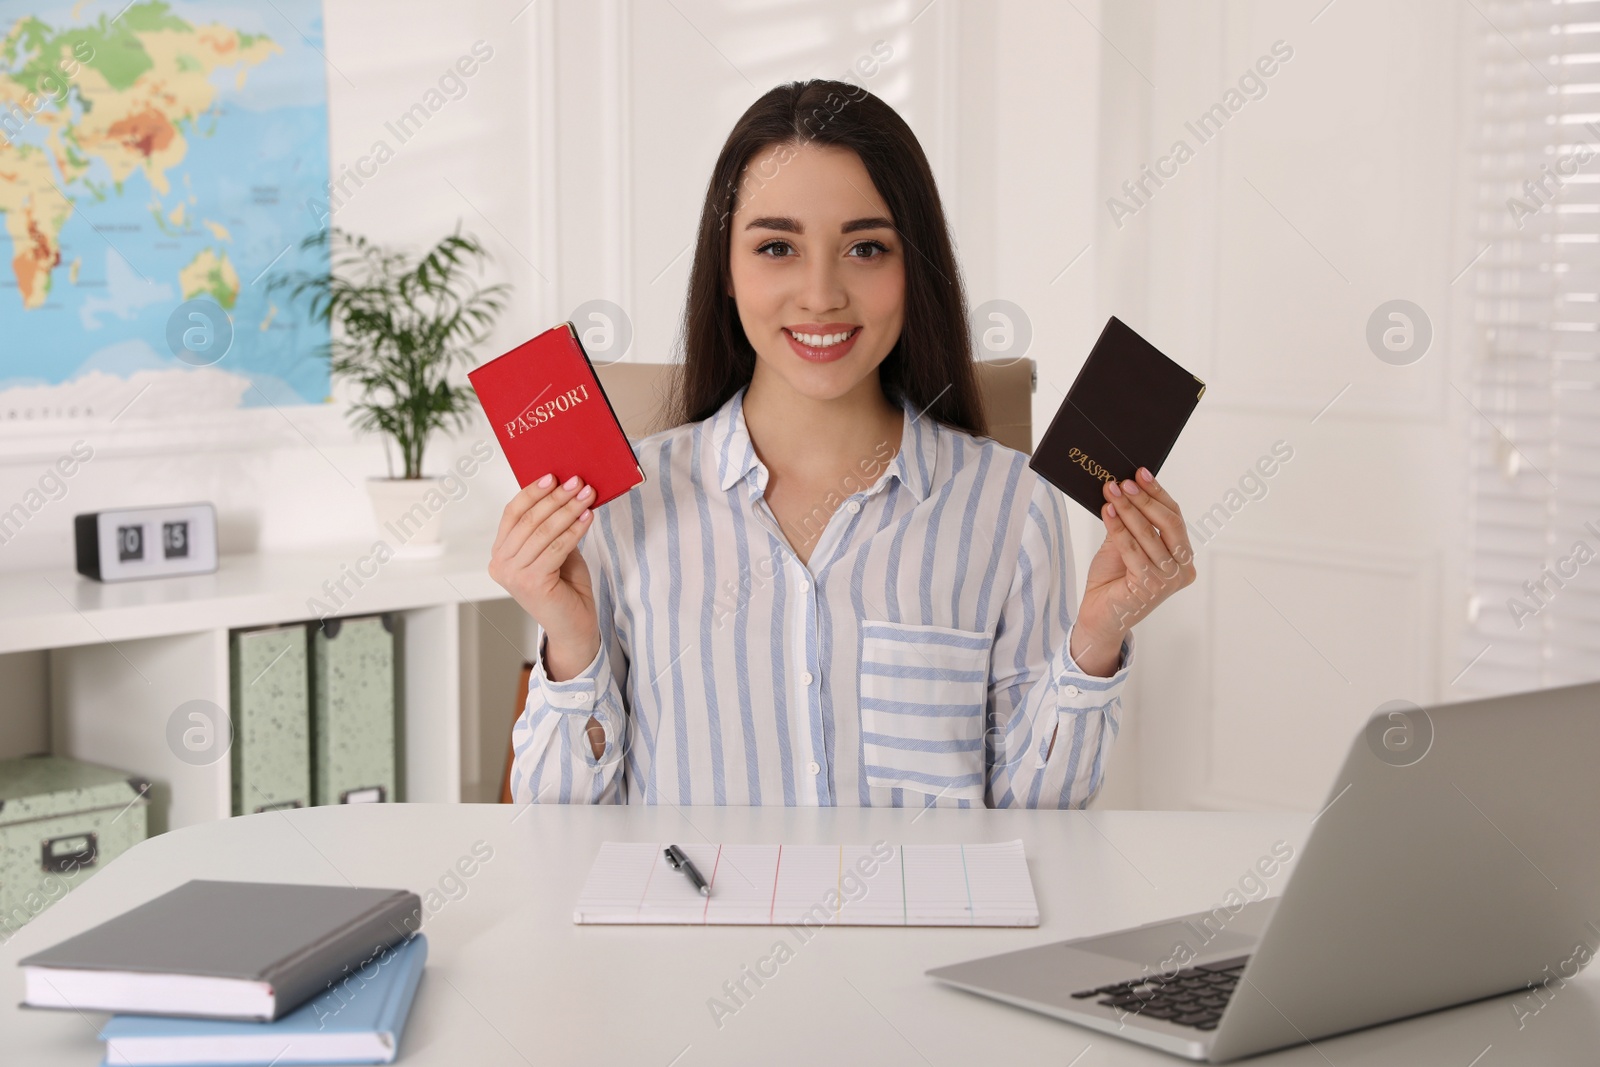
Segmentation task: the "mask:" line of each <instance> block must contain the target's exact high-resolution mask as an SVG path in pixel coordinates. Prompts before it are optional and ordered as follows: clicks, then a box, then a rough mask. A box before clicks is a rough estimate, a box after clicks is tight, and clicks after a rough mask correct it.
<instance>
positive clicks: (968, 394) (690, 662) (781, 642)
mask: <svg viewBox="0 0 1600 1067" xmlns="http://www.w3.org/2000/svg"><path fill="white" fill-rule="evenodd" d="M965 308H966V301H965V296H964V293H963V291H962V286H961V281H960V276H959V272H958V270H957V267H956V260H955V255H954V252H953V249H952V245H951V241H950V236H949V233H948V231H947V228H946V224H945V218H944V212H943V209H942V207H941V205H940V202H939V196H938V192H937V190H936V188H935V186H934V180H933V175H932V172H931V171H930V169H929V167H928V163H927V159H926V157H925V156H924V155H923V152H922V149H921V147H920V146H919V145H918V143H917V141H916V138H915V137H914V136H913V134H912V133H911V130H910V128H909V127H907V126H906V124H905V122H904V121H903V120H902V119H901V118H900V116H899V115H897V114H896V113H895V112H894V110H893V109H892V108H890V107H889V106H888V105H886V104H884V103H883V102H882V101H881V100H879V99H878V98H877V97H875V96H873V95H872V94H870V93H868V92H867V91H866V90H864V89H861V88H860V87H858V86H852V85H848V84H846V83H842V82H835V81H809V82H798V83H791V84H788V85H783V86H780V87H778V88H776V89H773V90H772V91H771V92H768V93H767V94H766V95H764V96H763V97H761V99H759V100H757V101H756V102H755V103H754V104H753V105H752V106H751V107H750V109H749V110H748V111H747V112H745V114H744V116H743V117H742V118H741V119H740V120H739V122H738V124H737V125H736V126H735V127H734V129H733V131H732V133H731V134H730V135H729V136H728V140H727V142H726V144H724V146H723V148H722V152H721V154H720V155H719V157H718V159H717V162H716V167H715V169H714V171H713V173H712V177H711V182H710V185H709V186H708V189H707V193H706V200H705V205H704V208H703V210H702V214H701V219H700V229H699V238H698V244H697V248H696V253H695V257H694V263H693V268H692V272H691V276H690V282H689V300H688V309H687V314H686V321H685V333H686V353H685V360H684V363H683V366H682V369H681V374H680V377H679V380H678V381H677V382H676V383H675V393H674V397H673V400H672V403H671V404H670V405H669V408H668V411H669V419H668V424H669V425H671V426H673V427H674V428H672V429H668V430H665V431H663V432H661V433H656V434H653V435H651V436H649V437H645V438H644V439H643V440H641V441H639V442H638V443H637V444H636V445H635V451H636V452H637V454H638V457H639V464H640V466H641V467H642V468H643V469H644V472H645V481H644V483H643V484H642V485H639V486H637V487H635V488H634V489H633V490H632V491H631V492H630V493H628V494H627V495H626V496H623V497H620V498H618V499H617V500H615V501H612V502H611V503H610V504H609V506H608V507H606V508H605V509H603V510H602V511H600V512H598V513H594V512H591V511H590V509H589V508H588V504H587V501H588V500H589V499H591V498H592V492H591V491H590V490H589V489H588V488H587V487H585V486H583V485H582V484H581V482H580V481H579V480H578V479H577V478H576V477H574V478H572V479H570V480H569V481H568V482H566V483H565V484H563V485H559V486H558V485H555V484H554V479H553V478H551V477H549V476H547V477H546V478H545V479H544V480H543V481H541V482H535V483H534V484H532V485H530V486H528V487H527V488H526V489H524V490H523V491H522V492H520V493H518V494H517V495H516V496H515V497H514V498H512V500H511V502H510V503H509V504H508V505H507V506H506V509H505V513H504V515H503V516H502V519H501V522H500V528H499V531H498V534H497V536H496V539H495V544H494V552H493V558H492V561H491V563H490V566H489V572H490V574H491V575H492V576H493V578H494V579H495V581H497V582H498V583H500V584H501V585H502V586H504V587H505V588H506V589H507V591H509V592H510V593H511V594H512V596H513V597H515V598H516V600H517V602H518V603H520V604H521V605H522V606H523V608H524V609H525V610H527V612H528V613H529V614H530V615H531V616H532V617H533V618H534V620H535V621H536V622H537V623H538V624H539V631H540V638H541V651H540V653H539V663H538V664H537V665H536V666H535V668H534V671H533V678H534V681H533V684H532V685H531V686H530V690H529V696H528V703H527V707H526V708H525V709H524V711H523V713H522V715H521V717H520V718H519V719H518V720H517V723H516V726H515V728H514V730H513V733H512V746H513V749H514V751H515V759H514V764H513V769H512V795H513V799H514V800H515V801H516V802H518V803H527V802H530V801H556V802H595V803H607V802H609V803H618V802H629V801H632V802H635V803H639V802H642V803H660V802H663V801H665V802H670V803H675V804H712V803H714V804H778V803H782V804H828V805H832V804H862V805H866V804H883V805H916V806H940V807H970V806H973V805H979V804H986V805H989V806H994V807H1005V806H1013V805H1018V806H1029V807H1082V806H1083V805H1085V804H1087V803H1088V802H1089V800H1090V799H1091V798H1092V797H1093V796H1094V794H1095V792H1096V791H1097V790H1098V789H1099V787H1100V782H1101V774H1102V768H1103V767H1104V764H1105V757H1106V752H1107V750H1108V748H1109V746H1110V742H1111V740H1112V738H1114V737H1115V735H1116V731H1117V724H1118V721H1119V717H1120V710H1121V692H1122V689H1123V686H1124V685H1125V683H1126V679H1127V674H1128V669H1129V664H1130V658H1131V655H1132V650H1133V640H1132V634H1131V632H1130V627H1131V626H1132V625H1133V624H1134V623H1135V622H1137V621H1138V620H1139V619H1141V618H1143V617H1144V616H1145V615H1147V614H1149V612H1150V610H1151V609H1152V608H1153V607H1154V606H1155V605H1156V604H1158V603H1160V602H1161V601H1162V600H1164V599H1165V598H1166V597H1167V596H1169V595H1171V594H1172V593H1173V592H1175V591H1176V590H1177V589H1179V588H1182V587H1183V586H1185V585H1188V584H1189V583H1190V582H1192V581H1193V580H1194V573H1195V572H1194V566H1193V561H1192V557H1193V553H1192V551H1191V550H1190V548H1189V544H1188V538H1187V535H1186V533H1185V526H1184V522H1183V519H1182V516H1181V514H1180V512H1179V510H1178V505H1177V504H1176V503H1175V502H1174V501H1173V499H1172V497H1171V496H1170V495H1168V494H1167V492H1166V491H1165V490H1164V489H1162V488H1161V487H1160V485H1159V484H1158V483H1156V481H1155V480H1154V479H1153V478H1151V477H1150V475H1149V472H1148V471H1145V470H1141V471H1140V472H1139V483H1138V484H1135V482H1133V481H1127V482H1124V483H1122V485H1121V486H1118V485H1117V484H1115V483H1109V484H1108V485H1107V486H1106V489H1105V494H1106V503H1105V505H1104V507H1103V509H1102V518H1103V521H1104V523H1105V527H1106V540H1105V542H1104V543H1103V544H1102V545H1101V547H1100V550H1099V552H1098V553H1096V555H1095V557H1094V559H1093V560H1092V561H1091V563H1090V566H1089V574H1088V578H1087V589H1086V591H1085V593H1084V598H1083V602H1082V604H1081V605H1079V607H1078V609H1077V611H1076V612H1074V611H1072V610H1071V603H1072V598H1073V591H1074V585H1075V582H1074V577H1073V559H1072V553H1071V550H1070V547H1069V543H1068V532H1067V523H1066V513H1065V506H1064V503H1063V497H1062V496H1061V494H1060V493H1059V492H1057V491H1056V490H1055V489H1054V488H1053V487H1052V486H1050V484H1049V483H1047V482H1045V481H1044V480H1043V479H1042V478H1040V477H1039V476H1038V475H1036V474H1035V473H1034V472H1033V471H1032V470H1030V469H1029V468H1028V466H1027V459H1028V457H1027V456H1026V455H1024V454H1022V453H1020V452H1017V451H1015V450H1012V449H1009V448H1006V447H1004V446H1002V445H1000V444H998V443H997V442H995V441H993V440H991V439H988V438H987V437H985V436H984V435H985V433H986V427H985V423H984V416H983V412H982V409H981V406H980V403H979V398H978V392H977V385H976V375H975V372H974V369H973V365H972V353H971V351H970V346H969V333H968V326H967V320H966V311H965ZM591 527H598V529H597V530H595V531H594V533H592V534H591Z"/></svg>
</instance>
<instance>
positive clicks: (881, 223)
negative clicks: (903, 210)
mask: <svg viewBox="0 0 1600 1067" xmlns="http://www.w3.org/2000/svg"><path fill="white" fill-rule="evenodd" d="M744 228H745V229H747V230H780V231H782V232H783V233H805V232H806V228H805V227H804V226H802V225H800V223H799V221H798V220H796V219H793V218H790V217H789V216H788V215H762V216H761V217H760V218H754V219H751V220H750V221H749V222H747V223H745V225H744ZM892 229H894V223H892V222H890V221H889V220H888V219H886V218H884V217H883V216H881V215H871V216H868V217H866V218H860V219H851V220H850V221H849V222H846V223H845V224H844V225H842V226H840V227H839V232H840V233H855V232H856V231H858V230H892Z"/></svg>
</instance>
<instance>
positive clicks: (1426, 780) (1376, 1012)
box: [928, 683, 1600, 1063]
mask: <svg viewBox="0 0 1600 1067" xmlns="http://www.w3.org/2000/svg"><path fill="white" fill-rule="evenodd" d="M1597 811H1600V683H1593V684H1585V685H1574V686H1565V687H1562V688H1557V689H1544V690H1539V691H1537V692H1532V693H1519V694H1515V695H1512V696H1504V697H1493V698H1489V699H1484V700H1474V701H1470V702H1465V703H1459V704H1449V705H1444V706H1440V707H1434V708H1429V709H1426V710H1424V709H1419V708H1415V707H1414V706H1412V707H1411V708H1409V709H1408V710H1403V711H1395V712H1390V713H1385V712H1384V711H1382V710H1380V712H1379V714H1376V715H1374V716H1373V718H1372V720H1371V721H1370V722H1369V723H1368V724H1367V726H1366V728H1365V729H1364V730H1363V731H1362V733H1361V734H1360V735H1358V736H1357V737H1356V738H1355V740H1354V742H1353V743H1352V744H1351V746H1350V751H1349V754H1348V755H1346V757H1345V761H1344V766H1343V768H1342V769H1341V770H1340V772H1339V775H1338V777H1337V778H1336V779H1335V780H1334V785H1333V788H1332V789H1330V790H1329V792H1328V796H1327V801H1326V803H1325V805H1324V806H1323V808H1322V809H1321V811H1320V812H1319V813H1318V814H1317V816H1316V817H1315V819H1314V822H1313V825H1312V827H1311V833H1310V836H1309V837H1308V838H1307V840H1306V842H1305V844H1304V846H1303V847H1302V849H1301V852H1300V858H1299V862H1298V864H1297V865H1296V866H1295V868H1294V869H1293V871H1292V872H1291V877H1290V878H1289V880H1288V882H1287V883H1286V884H1285V885H1284V890H1283V894H1282V895H1281V896H1279V897H1276V898H1268V899H1263V900H1260V901H1257V902H1255V903H1245V904H1244V905H1243V906H1242V907H1237V904H1238V901H1237V898H1235V900H1234V902H1233V903H1234V905H1235V907H1236V910H1230V908H1229V907H1228V906H1226V905H1223V906H1219V907H1217V908H1216V909H1214V910H1212V911H1209V912H1198V913H1196V914H1194V915H1186V916H1183V917H1181V918H1178V919H1172V920H1168V921H1164V922H1157V923H1152V924H1149V925H1146V926H1140V927H1136V928H1134V929H1130V930H1122V931H1118V932H1116V933H1112V934H1107V935H1103V936H1098V937H1088V938H1082V939H1079V940H1075V941H1062V942H1058V943H1055V944H1049V945H1040V946H1038V947H1036V948H1030V949H1023V950H1021V951H1017V952H1007V953H1003V954H1001V955H996V956H988V957H985V958H983V959H976V960H970V961H968V962H966V963H956V964H952V965H950V966H947V967H936V968H934V969H933V970H930V971H928V974H930V975H932V976H933V977H935V978H937V979H939V980H940V981H943V982H947V983H949V984H950V985H953V986H957V987H959V988H961V989H966V990H969V991H971V992H974V993H981V994H983V995H984V996H988V997H993V998H995V999H997V1000H1003V1001H1006V1002H1007V1003H1010V1004H1015V1005H1018V1006H1020V1007H1024V1008H1030V1009H1032V1010H1034V1011H1039V1012H1044V1013H1045V1014H1047V1015H1053V1016H1056V1017H1057V1018H1060V1019H1065V1020H1067V1021H1068V1022H1072V1023H1077V1024H1078V1025H1080V1026H1087V1027H1091V1028H1093V1029H1095V1030H1100V1031H1104V1032H1106V1033H1109V1034H1115V1035H1116V1036H1118V1037H1121V1038H1125V1039H1127V1040H1129V1041H1137V1042H1139V1043H1140V1044H1145V1045H1151V1046H1154V1047H1156V1048H1159V1049H1163V1050H1165V1051H1167V1052H1172V1053H1176V1054H1177V1055H1179V1056H1186V1057H1188V1058H1190V1059H1195V1060H1206V1061H1209V1062H1212V1063H1223V1062H1226V1061H1228V1060H1232V1059H1237V1058H1238V1057H1241V1056H1248V1055H1252V1054H1254V1053H1258V1052H1265V1051H1268V1050H1269V1049H1276V1048H1282V1047H1285V1046H1288V1045H1294V1044H1299V1043H1301V1042H1304V1041H1311V1040H1315V1039H1317V1038H1320V1037H1325V1036H1327V1035H1330V1034H1337V1033H1343V1032H1345V1031H1348V1030H1356V1029H1360V1028H1362V1027H1367V1026H1373V1025H1376V1024H1378V1023H1385V1022H1390V1021H1392V1020H1395V1019H1401V1018H1405V1017H1407V1016H1411V1015H1418V1014H1421V1013H1423V1012H1428V1011H1434V1010H1437V1009H1440V1008H1447V1007H1451V1006H1453V1005H1456V1004H1463V1003H1466V1002H1467V1001H1472V1000H1478V999H1481V998H1484V997H1489V996H1494V995H1496V994H1502V993H1507V992H1510V991H1513V990H1515V991H1518V992H1521V993H1524V994H1526V993H1527V991H1528V989H1529V987H1530V985H1531V986H1534V987H1537V986H1538V985H1539V983H1541V982H1543V981H1546V980H1551V979H1552V978H1553V976H1560V977H1562V978H1571V977H1572V976H1573V975H1574V974H1576V973H1577V971H1578V970H1579V969H1580V968H1581V967H1582V966H1583V964H1585V963H1587V962H1588V961H1589V959H1591V958H1592V957H1593V956H1594V955H1595V953H1596V952H1597V951H1600V842H1597V841H1596V840H1595V837H1594V833H1593V819H1594V815H1595V812H1597ZM1263 847H1264V848H1265V847H1266V846H1263ZM1228 888H1229V887H1227V886H1219V887H1218V895H1219V899H1222V898H1223V897H1224V896H1225V891H1226V890H1227V889H1228Z"/></svg>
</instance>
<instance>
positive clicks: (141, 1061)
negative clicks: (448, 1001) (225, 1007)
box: [100, 934, 428, 1067]
mask: <svg viewBox="0 0 1600 1067" xmlns="http://www.w3.org/2000/svg"><path fill="white" fill-rule="evenodd" d="M427 958H428V941H427V938H426V937H424V936H423V935H422V934H416V935H414V936H413V937H411V938H410V939H409V940H404V941H400V942H398V943H397V944H394V945H390V946H388V947H386V948H384V949H382V950H381V951H380V952H379V953H378V954H377V955H375V956H373V957H372V958H371V959H369V960H368V961H367V962H366V963H365V964H363V965H362V966H360V967H354V968H347V969H346V972H345V974H344V976H343V977H340V978H337V979H335V980H334V981H333V982H332V984H331V985H330V986H329V987H328V988H327V989H326V990H325V991H324V992H322V993H319V994H317V995H316V996H315V997H313V998H312V999H310V1000H308V1001H306V1003H304V1004H302V1005H301V1006H300V1007H298V1008H296V1009H295V1010H294V1011H292V1012H290V1013H289V1014H287V1015H285V1016H283V1017H282V1018H280V1019H278V1020H276V1021H275V1022H233V1021H229V1020H224V1019H191V1018H177V1017H172V1016H161V1015H114V1016H112V1017H111V1019H110V1021H109V1022H107V1023H106V1025H105V1026H104V1027H103V1028H102V1029H101V1031H100V1036H101V1038H103V1039H104V1040H105V1043H106V1058H105V1064H107V1065H110V1064H116V1065H117V1067H139V1065H142V1067H171V1065H175V1064H185V1065H188V1067H220V1065H224V1064H229V1065H232V1064H276V1065H279V1067H282V1065H285V1064H291V1063H393V1062H394V1058H395V1055H396V1053H398V1051H399V1049H400V1033H401V1031H402V1030H404V1029H405V1025H406V1016H407V1015H409V1014H410V1012H411V1002H412V1000H413V999H414V998H415V996H416V992H417V983H418V982H420V981H421V980H422V965H423V963H424V961H426V960H427Z"/></svg>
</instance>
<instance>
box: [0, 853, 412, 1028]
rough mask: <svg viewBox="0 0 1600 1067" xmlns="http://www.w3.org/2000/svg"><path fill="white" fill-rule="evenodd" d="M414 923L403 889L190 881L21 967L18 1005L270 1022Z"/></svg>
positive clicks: (37, 955) (408, 895) (395, 939)
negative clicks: (22, 988) (21, 990)
mask: <svg viewBox="0 0 1600 1067" xmlns="http://www.w3.org/2000/svg"><path fill="white" fill-rule="evenodd" d="M421 923H422V899H421V898H420V897H419V896H418V895H417V894H416V893H413V892H411V891H410V890H405V889H362V888H357V887H353V886H327V885H292V884H285V883H276V882H213V881H204V880H199V879H195V880H191V881H188V882H185V883H183V884H182V885H180V886H178V887H177V888H176V889H173V890H170V891H168V892H166V893H163V894H162V895H161V896H159V897H156V898H155V899H154V900H151V901H148V902H146V903H144V904H141V905H139V906H138V907H136V908H133V909H131V910H129V911H125V912H123V913H122V914H121V915H118V916H117V917H116V918H114V919H108V920H106V921H105V922H103V923H101V924H100V925H99V926H96V927H93V928H92V929H89V930H86V931H84V932H83V933H81V934H78V935H77V936H76V937H70V938H68V939H67V940H65V941H62V942H61V943H59V944H57V945H53V946H51V947H50V948H47V949H45V950H44V951H42V952H35V953H34V954H33V955H31V956H28V957H27V958H25V959H22V960H19V961H18V965H19V966H20V967H21V968H22V971H23V979H24V983H25V990H26V991H25V996H24V998H23V1005H24V1006H25V1007H30V1008H68V1009H72V1010H75V1011H119V1012H131V1013H137V1014H142V1015H182V1016H193V1017H199V1018H214V1019H247V1020H262V1021H267V1020H272V1019H276V1018H278V1017H279V1016H281V1015H284V1014H286V1013H287V1012H290V1011H292V1010H294V1009H295V1008H296V1007H299V1006H300V1004H302V1003H304V1002H305V1001H306V1000H308V999H310V998H311V997H312V996H314V995H315V994H317V993H320V992H322V991H323V990H324V989H326V988H327V987H328V985H329V983H331V982H333V981H335V980H338V979H340V978H342V977H343V976H344V974H345V972H346V971H354V970H356V969H358V968H359V967H360V966H361V965H362V964H363V963H365V962H367V961H368V960H370V959H372V957H373V956H374V955H377V954H378V953H380V952H381V951H382V950H383V949H384V948H386V947H387V946H389V945H393V944H396V943H397V942H399V941H401V940H402V939H404V938H407V937H409V936H411V935H412V934H414V933H416V932H417V930H418V928H419V927H420V926H421Z"/></svg>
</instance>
